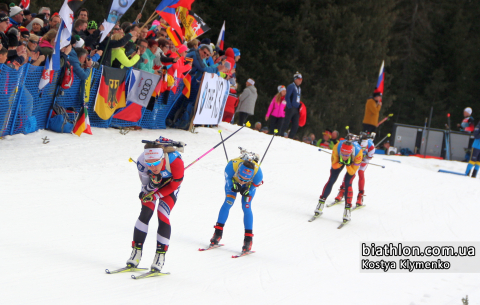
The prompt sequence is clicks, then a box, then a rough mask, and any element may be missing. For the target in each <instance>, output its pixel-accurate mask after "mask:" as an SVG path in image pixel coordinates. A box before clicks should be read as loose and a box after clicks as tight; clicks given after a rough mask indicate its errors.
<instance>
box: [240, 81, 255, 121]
mask: <svg viewBox="0 0 480 305" xmlns="http://www.w3.org/2000/svg"><path fill="white" fill-rule="evenodd" d="M246 86H247V87H246V88H245V90H243V92H242V94H240V97H239V103H238V108H237V113H238V124H239V125H240V126H243V124H245V122H247V118H248V116H249V115H253V112H254V110H255V102H256V101H257V97H258V94H257V88H255V81H254V80H253V79H251V78H249V79H248V80H247V84H246Z"/></svg>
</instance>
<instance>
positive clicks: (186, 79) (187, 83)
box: [182, 74, 192, 98]
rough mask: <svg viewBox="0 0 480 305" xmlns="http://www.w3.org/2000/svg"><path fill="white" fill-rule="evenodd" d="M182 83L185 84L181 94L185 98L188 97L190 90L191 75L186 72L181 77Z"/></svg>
mask: <svg viewBox="0 0 480 305" xmlns="http://www.w3.org/2000/svg"><path fill="white" fill-rule="evenodd" d="M183 83H184V84H185V88H183V91H182V93H183V95H185V97H186V98H190V90H191V87H192V76H191V75H190V74H188V75H187V76H185V77H184V78H183Z"/></svg>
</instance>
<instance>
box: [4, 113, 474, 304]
mask: <svg viewBox="0 0 480 305" xmlns="http://www.w3.org/2000/svg"><path fill="white" fill-rule="evenodd" d="M237 128H238V126H235V125H229V124H225V123H222V124H221V125H220V126H219V128H197V129H196V131H197V132H198V134H192V133H190V132H186V131H181V130H175V129H167V130H142V131H131V132H129V133H128V134H126V135H121V134H120V133H119V132H118V130H115V129H101V128H92V131H93V134H94V135H93V136H90V135H87V134H83V135H82V136H81V137H80V138H79V137H77V136H73V135H67V134H57V133H53V132H49V131H44V130H42V131H38V132H35V133H33V134H29V135H15V136H7V137H6V138H5V139H4V140H1V141H0V162H1V170H0V186H1V195H0V198H1V200H0V202H1V208H2V209H1V213H0V240H1V244H0V259H1V261H2V262H3V265H4V267H3V276H2V277H1V279H0V291H1V292H2V293H1V297H0V298H1V300H3V301H2V304H87V303H88V304H133V303H134V302H138V301H141V302H145V301H147V302H148V301H154V302H156V303H164V304H194V303H195V304H211V303H212V302H217V301H221V302H222V303H225V304H245V303H249V304H291V303H296V304H307V303H324V304H407V305H408V304H410V305H420V304H422V305H424V304H432V305H433V304H434V305H437V304H445V305H455V304H461V298H462V297H465V296H466V295H469V301H470V303H469V304H470V305H473V304H477V305H478V304H480V275H479V274H473V273H472V274H454V273H442V274H434V273H421V274H420V273H413V274H398V273H397V274H395V273H386V274H383V273H382V274H366V273H360V272H359V270H360V242H362V241H373V242H375V241H392V242H400V241H405V242H408V241H427V242H428V241H430V242H433V241H478V240H479V237H480V234H479V231H478V225H477V223H478V222H477V219H476V217H474V216H476V215H478V214H479V210H480V208H479V205H478V198H480V188H479V187H478V186H479V184H478V183H479V181H478V180H477V179H472V178H467V177H462V176H456V175H450V174H443V173H438V172H437V171H438V169H440V168H442V169H447V170H452V171H464V170H465V166H466V164H465V163H461V162H455V161H443V160H435V159H427V160H425V159H421V158H415V157H399V156H388V157H387V156H381V155H375V157H374V159H373V160H372V162H374V163H377V164H382V165H385V166H386V167H385V169H382V168H380V167H376V166H369V167H368V169H367V171H366V173H365V175H366V186H365V187H366V195H367V197H365V204H366V205H367V206H366V207H365V208H364V209H362V210H359V211H355V212H353V213H352V222H351V223H349V224H348V225H347V226H345V227H344V228H343V229H341V230H337V226H338V225H339V224H340V222H341V219H342V215H343V204H340V205H338V206H334V207H331V208H325V210H324V214H323V215H322V216H320V217H319V218H318V219H317V220H315V221H314V222H311V223H310V222H308V221H307V220H308V219H309V217H311V216H312V215H313V210H314V209H315V207H316V204H317V202H318V197H319V195H320V192H321V190H322V189H323V186H324V185H325V183H326V182H327V180H328V176H329V169H330V155H328V154H325V153H321V152H319V151H318V148H316V147H313V146H310V145H307V144H304V143H300V142H295V141H292V140H288V139H284V138H279V137H276V138H275V139H274V140H273V142H272V145H271V147H270V150H269V152H268V154H267V156H266V157H265V159H264V163H263V165H262V170H263V172H264V181H265V184H264V185H263V186H261V187H260V188H259V189H258V191H257V194H256V196H255V198H254V200H253V202H252V209H253V212H254V234H255V237H254V238H253V241H254V242H253V248H252V249H253V250H255V251H256V253H255V254H253V255H249V256H247V257H243V258H239V259H232V258H231V256H232V255H235V254H238V253H239V252H240V250H241V247H242V244H243V233H244V228H243V212H242V209H241V203H240V199H238V198H237V201H236V203H235V205H234V206H233V207H232V209H231V211H230V216H229V219H228V222H227V224H226V226H225V231H224V237H223V239H222V243H224V244H225V246H224V247H221V248H218V249H213V250H211V251H206V252H199V251H198V248H199V247H205V246H207V245H208V243H209V239H210V238H211V236H212V234H213V231H214V229H213V225H214V224H215V222H216V219H217V216H218V212H219V210H220V207H221V205H222V203H223V201H224V175H223V170H224V167H225V165H226V158H225V152H224V150H223V147H222V146H221V145H220V146H219V147H217V149H215V150H214V151H213V152H211V153H210V154H208V155H207V156H205V157H204V158H203V159H201V160H200V161H198V162H197V163H196V164H194V165H193V166H192V167H191V168H189V169H188V170H187V171H186V172H185V179H184V182H183V183H182V187H181V189H180V193H179V196H178V201H177V204H176V206H175V208H174V209H173V210H172V214H171V223H172V237H171V242H170V248H169V251H168V253H167V255H166V262H165V267H164V269H163V270H164V271H165V272H171V275H169V276H168V277H159V278H151V279H143V280H140V281H134V280H132V279H131V278H130V275H131V274H137V273H126V274H115V275H107V274H105V271H104V270H105V269H106V268H108V269H116V268H120V267H123V266H124V264H125V261H126V260H127V259H128V257H129V255H130V252H131V248H130V245H131V239H132V235H133V228H134V225H135V221H136V219H137V217H138V215H139V213H140V203H139V200H138V197H137V196H138V192H139V188H140V183H139V179H138V175H137V171H136V166H135V164H134V163H130V162H128V158H129V157H132V158H133V159H134V160H136V159H137V157H138V156H139V155H140V153H141V152H142V147H143V144H142V143H141V140H142V139H148V140H153V139H155V138H157V137H158V136H159V135H162V136H165V137H167V138H172V139H174V140H179V141H184V142H185V143H187V146H186V148H185V153H184V154H183V160H184V162H185V166H186V165H188V164H190V163H191V162H193V161H194V160H195V159H196V158H198V157H199V156H200V155H202V154H203V153H205V152H206V151H207V150H209V149H210V148H212V147H213V146H214V145H215V144H217V143H218V142H219V141H220V136H219V135H218V129H221V130H222V132H223V136H224V138H225V137H227V136H229V135H230V134H231V133H233V132H234V131H235V130H236V129H237ZM45 136H48V138H49V139H50V143H48V144H42V140H41V138H42V137H45ZM270 138H271V136H268V135H265V134H261V133H258V132H256V131H252V130H250V129H247V128H244V129H242V130H241V131H240V132H238V133H237V134H236V135H234V136H233V137H232V138H230V139H229V140H227V142H225V146H226V149H227V152H228V156H229V158H230V159H231V158H234V157H237V156H238V155H239V150H238V146H241V147H244V148H247V149H248V150H249V151H254V152H256V153H258V154H259V155H260V157H261V156H262V155H263V153H264V151H265V149H266V147H267V146H268V142H269V141H270ZM383 158H388V159H395V160H401V161H402V163H396V162H390V161H385V160H383ZM344 172H345V171H344ZM344 172H343V173H342V174H341V175H340V176H339V179H338V180H337V182H336V184H335V186H334V187H333V189H332V193H331V194H330V196H329V198H328V200H329V201H331V200H333V198H334V197H335V196H336V194H337V191H338V188H339V187H340V184H341V178H343V175H344ZM357 179H358V178H357ZM357 179H355V181H354V191H355V194H354V196H355V198H356V195H357V186H358V180H357ZM155 214H156V213H155ZM155 214H154V216H153V217H152V220H151V221H150V228H149V232H150V234H149V235H148V237H147V240H146V243H145V247H144V254H143V258H142V261H141V263H140V267H147V268H148V267H149V266H150V264H151V262H152V260H153V257H154V252H155V249H154V247H155V239H156V229H157V224H158V220H157V219H156V215H155Z"/></svg>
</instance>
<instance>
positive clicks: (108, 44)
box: [98, 31, 140, 67]
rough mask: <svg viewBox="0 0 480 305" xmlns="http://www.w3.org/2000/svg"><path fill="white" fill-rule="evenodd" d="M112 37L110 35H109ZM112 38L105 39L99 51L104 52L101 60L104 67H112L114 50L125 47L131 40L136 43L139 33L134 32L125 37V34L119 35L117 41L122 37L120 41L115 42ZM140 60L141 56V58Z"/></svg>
mask: <svg viewBox="0 0 480 305" xmlns="http://www.w3.org/2000/svg"><path fill="white" fill-rule="evenodd" d="M109 35H110V34H109ZM113 36H114V35H112V38H110V37H108V38H106V39H104V40H103V41H102V42H101V43H100V45H99V47H98V49H99V50H102V51H103V57H102V59H101V64H102V65H104V66H108V67H111V66H112V54H113V49H115V48H119V47H124V46H125V45H126V44H127V43H128V42H129V41H130V40H132V41H133V42H135V41H136V40H137V37H138V36H137V32H135V31H132V32H130V33H128V34H125V35H123V33H118V36H117V39H118V38H119V37H120V40H114V39H113ZM139 58H140V56H139Z"/></svg>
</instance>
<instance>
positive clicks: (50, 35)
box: [38, 30, 57, 56]
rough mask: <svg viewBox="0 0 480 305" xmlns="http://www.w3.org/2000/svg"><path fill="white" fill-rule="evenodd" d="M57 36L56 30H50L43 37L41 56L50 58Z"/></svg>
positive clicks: (40, 44)
mask: <svg viewBox="0 0 480 305" xmlns="http://www.w3.org/2000/svg"><path fill="white" fill-rule="evenodd" d="M56 36H57V31H56V30H50V31H48V32H47V33H46V34H45V35H43V37H42V39H41V40H40V43H39V45H38V46H39V47H40V54H41V55H45V56H48V55H52V54H53V46H54V44H55V37H56Z"/></svg>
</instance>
